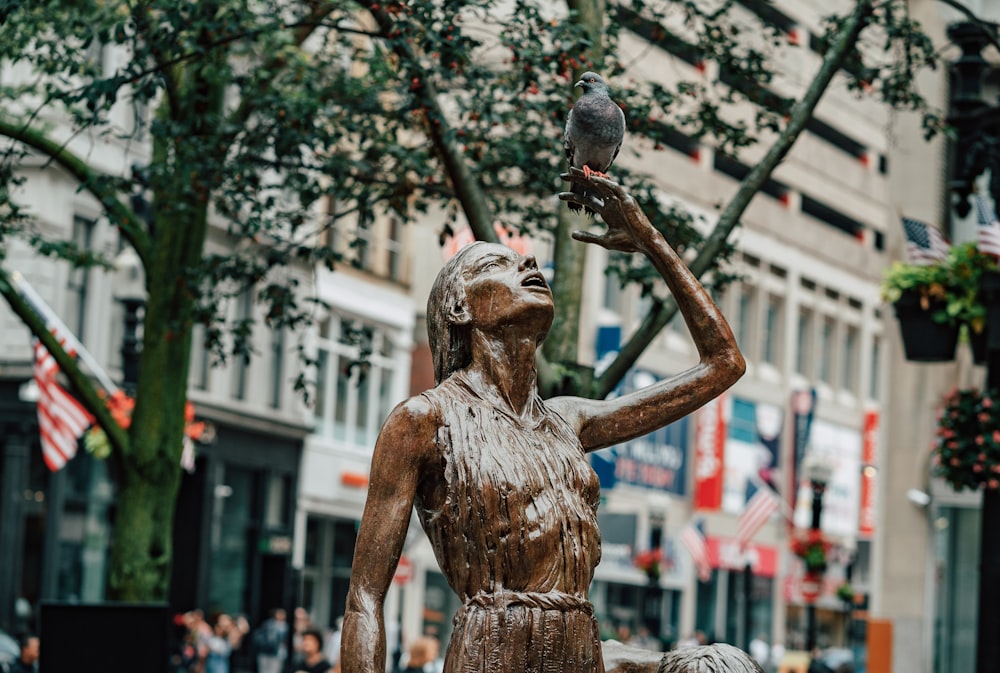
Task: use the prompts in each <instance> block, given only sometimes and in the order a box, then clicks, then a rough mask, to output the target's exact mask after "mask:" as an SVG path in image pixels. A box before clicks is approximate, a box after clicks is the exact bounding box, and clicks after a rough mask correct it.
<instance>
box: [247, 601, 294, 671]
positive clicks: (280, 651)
mask: <svg viewBox="0 0 1000 673" xmlns="http://www.w3.org/2000/svg"><path fill="white" fill-rule="evenodd" d="M251 641H252V644H253V648H254V653H255V654H256V655H257V671H258V672H259V673H281V670H282V668H283V667H284V664H285V659H287V658H288V618H287V615H286V613H285V611H284V610H282V609H281V608H276V609H274V610H271V614H270V616H268V618H267V619H265V620H264V622H263V623H262V624H261V625H260V626H259V627H257V630H256V631H254V633H253V636H252V637H251Z"/></svg>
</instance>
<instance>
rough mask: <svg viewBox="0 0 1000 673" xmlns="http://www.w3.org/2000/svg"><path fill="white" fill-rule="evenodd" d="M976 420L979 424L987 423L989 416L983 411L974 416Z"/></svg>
mask: <svg viewBox="0 0 1000 673" xmlns="http://www.w3.org/2000/svg"><path fill="white" fill-rule="evenodd" d="M976 418H978V419H979V422H980V423H986V422H988V421H989V420H990V415H989V414H988V413H986V412H985V411H980V412H979V415H978V416H976Z"/></svg>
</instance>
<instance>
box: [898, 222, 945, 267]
mask: <svg viewBox="0 0 1000 673" xmlns="http://www.w3.org/2000/svg"><path fill="white" fill-rule="evenodd" d="M903 231H904V232H905V233H906V257H907V259H909V260H910V264H916V265H918V266H926V265H930V264H937V263H938V262H940V261H941V260H943V259H944V258H945V257H947V256H948V249H949V248H950V247H951V246H950V245H949V243H948V241H947V239H945V237H944V236H942V235H941V232H939V231H938V230H937V229H935V228H934V227H931V226H929V225H927V224H925V223H923V222H921V221H920V220H914V219H911V218H909V217H904V218H903Z"/></svg>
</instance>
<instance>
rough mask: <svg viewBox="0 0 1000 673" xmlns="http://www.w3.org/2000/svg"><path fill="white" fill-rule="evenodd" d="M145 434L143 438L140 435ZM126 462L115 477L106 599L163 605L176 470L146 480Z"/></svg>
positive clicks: (167, 584) (177, 483) (177, 480)
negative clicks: (159, 603)
mask: <svg viewBox="0 0 1000 673" xmlns="http://www.w3.org/2000/svg"><path fill="white" fill-rule="evenodd" d="M139 434H145V433H139ZM133 462H134V461H126V464H125V465H124V467H123V469H122V470H121V473H120V474H119V478H118V489H119V490H118V508H117V510H118V514H117V516H116V518H115V527H114V540H113V544H112V548H111V566H110V568H111V570H110V576H109V581H108V598H109V599H111V600H118V601H128V602H145V601H165V600H167V599H168V597H169V592H170V570H171V561H172V555H173V532H174V528H173V521H174V509H175V505H176V501H177V490H178V487H179V486H180V481H181V479H180V476H181V475H180V470H179V469H177V468H176V466H174V469H173V470H170V469H161V470H158V471H159V472H160V474H161V478H160V479H158V480H156V481H154V480H151V479H148V478H147V477H146V476H145V475H144V474H143V473H142V471H141V469H139V466H137V465H134V464H133Z"/></svg>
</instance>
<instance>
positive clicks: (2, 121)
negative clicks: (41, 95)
mask: <svg viewBox="0 0 1000 673" xmlns="http://www.w3.org/2000/svg"><path fill="white" fill-rule="evenodd" d="M0 135H3V136H6V137H8V138H10V139H12V140H15V141H17V142H20V143H23V144H24V145H27V146H28V147H30V148H32V149H34V150H37V151H39V152H41V153H42V154H43V155H45V156H46V157H48V158H50V159H51V160H52V161H54V162H55V163H56V164H58V165H59V166H61V167H62V168H63V169H65V170H66V171H67V172H69V173H70V175H72V176H73V177H74V178H76V180H77V181H78V182H79V183H80V184H81V185H82V186H83V188H84V189H86V190H87V191H88V192H90V193H91V194H93V195H94V197H95V198H96V199H97V200H98V201H99V202H100V204H101V206H103V208H104V212H105V213H106V214H107V216H108V219H110V220H111V223H112V224H114V225H115V226H116V227H118V230H119V231H121V233H122V235H123V236H125V238H126V239H128V241H129V243H130V244H131V245H132V247H134V248H135V251H136V253H137V254H138V255H139V258H140V259H141V260H142V262H143V265H145V264H146V262H147V261H148V257H149V252H150V246H151V243H150V239H149V234H148V233H147V232H146V230H145V229H143V228H142V226H141V222H142V220H141V219H140V218H139V217H138V216H137V215H136V214H135V213H134V212H133V211H132V209H131V208H130V207H128V206H126V205H125V204H124V203H123V202H122V201H121V200H120V199H119V198H118V196H117V195H116V194H115V193H114V192H113V191H112V190H111V189H108V188H107V187H106V186H105V185H103V184H101V181H100V180H99V178H100V177H102V176H101V175H99V174H98V173H96V172H95V171H94V170H93V169H92V168H91V167H90V166H89V165H88V164H87V162H85V161H84V160H82V159H80V158H79V157H78V156H76V155H75V154H73V153H72V152H70V151H69V149H67V148H66V147H65V146H64V145H63V144H61V143H57V142H56V141H54V140H53V139H52V138H49V137H48V136H47V135H45V134H44V133H43V132H41V131H38V130H36V129H33V128H31V127H30V126H28V125H26V124H22V123H20V122H18V121H15V120H12V119H10V118H8V117H5V116H3V115H0Z"/></svg>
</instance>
